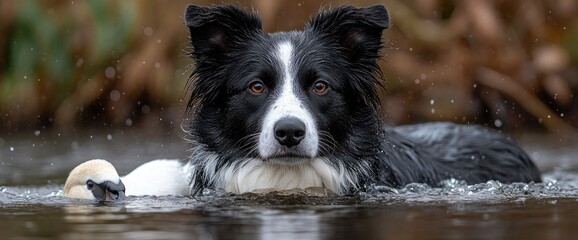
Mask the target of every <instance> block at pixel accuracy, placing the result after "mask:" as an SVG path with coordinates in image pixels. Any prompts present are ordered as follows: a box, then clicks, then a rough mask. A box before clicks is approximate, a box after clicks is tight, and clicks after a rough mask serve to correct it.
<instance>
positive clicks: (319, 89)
mask: <svg viewBox="0 0 578 240" xmlns="http://www.w3.org/2000/svg"><path fill="white" fill-rule="evenodd" d="M327 89H329V85H328V84H327V82H325V81H321V80H319V81H317V82H315V83H314V84H313V92H315V93H317V94H323V93H325V92H327Z"/></svg>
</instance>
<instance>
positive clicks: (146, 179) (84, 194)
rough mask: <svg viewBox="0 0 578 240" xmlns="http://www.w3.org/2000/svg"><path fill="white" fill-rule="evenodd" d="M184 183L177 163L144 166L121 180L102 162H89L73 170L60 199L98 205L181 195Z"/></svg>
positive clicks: (186, 185)
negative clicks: (86, 201)
mask: <svg viewBox="0 0 578 240" xmlns="http://www.w3.org/2000/svg"><path fill="white" fill-rule="evenodd" d="M187 183H188V181H187V180H186V174H185V173H184V171H183V167H182V165H181V163H180V162H179V161H178V160H154V161H151V162H147V163H145V164H143V165H141V166H139V167H137V168H136V169H135V170H133V171H132V172H130V173H129V174H128V175H126V176H124V177H120V176H119V175H118V173H117V171H116V169H115V168H114V166H113V165H112V164H111V163H109V162H108V161H106V160H102V159H94V160H89V161H86V162H84V163H81V164H80V165H78V166H76V167H75V168H74V169H72V171H71V172H70V174H69V175H68V178H67V179H66V183H65V184H64V196H65V197H69V198H80V199H95V200H99V201H110V200H122V199H124V197H125V195H126V196H130V195H133V196H139V195H155V196H163V195H185V194H188V192H189V186H188V184H187Z"/></svg>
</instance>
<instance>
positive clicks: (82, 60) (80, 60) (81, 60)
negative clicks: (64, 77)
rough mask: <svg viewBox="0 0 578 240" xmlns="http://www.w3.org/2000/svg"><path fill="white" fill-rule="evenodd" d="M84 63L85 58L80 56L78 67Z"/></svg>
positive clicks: (77, 62) (77, 61)
mask: <svg viewBox="0 0 578 240" xmlns="http://www.w3.org/2000/svg"><path fill="white" fill-rule="evenodd" d="M82 64H84V59H82V58H79V59H78V60H76V67H80V66H82Z"/></svg>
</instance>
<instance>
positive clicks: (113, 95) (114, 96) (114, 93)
mask: <svg viewBox="0 0 578 240" xmlns="http://www.w3.org/2000/svg"><path fill="white" fill-rule="evenodd" d="M109 96H110V100H112V101H115V102H116V101H118V100H120V92H119V91H118V90H112V91H110V94H109Z"/></svg>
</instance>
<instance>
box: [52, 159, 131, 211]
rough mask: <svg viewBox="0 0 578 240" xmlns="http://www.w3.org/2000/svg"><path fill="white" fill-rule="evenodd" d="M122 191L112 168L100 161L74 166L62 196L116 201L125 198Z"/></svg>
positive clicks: (118, 178)
mask: <svg viewBox="0 0 578 240" xmlns="http://www.w3.org/2000/svg"><path fill="white" fill-rule="evenodd" d="M124 191H125V187H124V184H123V183H122V181H121V180H120V177H119V176H118V173H117V172H116V169H115V168H114V166H113V165H112V164H110V163H109V162H107V161H106V160H101V159H95V160H90V161H86V162H84V163H82V164H80V165H78V166H76V167H75V168H74V169H72V171H70V174H69V175H68V178H67V179H66V183H65V184H64V196H65V197H69V198H81V199H96V200H99V201H116V200H122V199H124V198H125V194H124Z"/></svg>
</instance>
